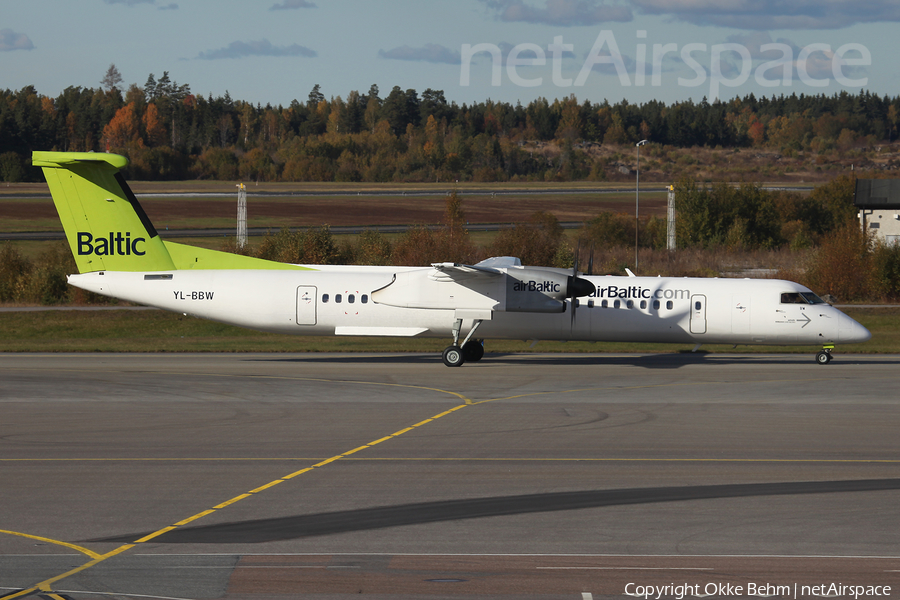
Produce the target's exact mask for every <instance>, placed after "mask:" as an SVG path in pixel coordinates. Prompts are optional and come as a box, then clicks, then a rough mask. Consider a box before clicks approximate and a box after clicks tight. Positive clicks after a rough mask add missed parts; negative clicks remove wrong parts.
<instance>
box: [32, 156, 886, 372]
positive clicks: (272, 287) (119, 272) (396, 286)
mask: <svg viewBox="0 0 900 600" xmlns="http://www.w3.org/2000/svg"><path fill="white" fill-rule="evenodd" d="M33 164H34V166H39V167H42V168H43V170H44V175H45V177H46V178H47V183H48V185H49V186H50V192H51V194H52V196H53V201H54V203H55V204H56V208H57V210H58V212H59V216H60V220H61V221H62V224H63V228H64V229H65V232H66V237H67V239H68V241H69V245H70V247H71V248H72V252H73V254H74V255H75V262H76V264H77V266H78V271H79V274H77V275H70V276H69V278H68V281H69V283H70V284H72V285H74V286H76V287H79V288H83V289H85V290H89V291H92V292H96V293H98V294H103V295H106V296H111V297H114V298H119V299H122V300H127V301H130V302H137V303H139V304H145V305H148V306H155V307H158V308H162V309H165V310H171V311H176V312H180V313H184V314H189V315H194V316H198V317H203V318H206V319H212V320H214V321H221V322H223V323H230V324H233V325H240V326H243V327H249V328H252V329H259V330H263V331H273V332H278V333H287V334H294V335H347V336H394V337H416V336H427V337H449V338H451V339H452V340H453V342H452V344H451V345H450V346H448V347H447V348H446V349H445V350H444V352H443V361H444V363H445V364H446V365H447V366H450V367H458V366H460V365H462V364H463V363H464V362H466V361H470V362H476V361H478V360H480V359H481V358H482V356H483V355H484V339H488V338H506V339H526V340H527V339H533V340H586V341H630V342H664V343H665V342H669V343H682V344H683V343H692V344H697V345H699V344H707V343H716V344H773V345H806V344H809V345H821V347H822V350H821V351H820V352H819V353H818V354H817V355H816V361H817V362H818V363H819V364H827V363H828V362H830V361H831V350H832V349H833V348H834V345H835V344H839V343H853V342H864V341H866V340H868V339H869V338H870V337H871V334H870V333H869V331H868V330H867V329H866V328H865V327H863V326H862V325H860V324H859V323H857V322H856V321H854V320H853V319H851V318H850V317H848V316H847V315H845V314H843V313H842V312H841V311H839V310H838V309H836V308H834V307H832V306H830V305H828V304H826V303H825V302H823V301H822V300H821V299H820V298H819V297H818V296H816V295H815V294H814V293H813V292H811V291H810V290H809V289H807V288H805V287H803V286H801V285H798V284H796V283H792V282H790V281H778V280H760V279H706V278H687V277H686V278H672V277H635V276H633V275H632V276H629V277H621V276H598V277H594V276H589V275H584V274H579V273H577V272H574V271H573V272H569V271H565V270H562V269H552V268H546V267H528V266H522V264H521V262H520V261H519V259H517V258H513V257H497V258H489V259H487V260H484V261H482V262H480V263H478V264H475V265H461V264H454V263H437V264H433V265H431V266H430V267H380V266H379V267H372V266H326V265H290V264H283V263H278V262H273V261H267V260H262V259H258V258H252V257H247V256H239V255H236V254H230V253H227V252H217V251H214V250H207V249H203V248H196V247H193V246H187V245H184V244H177V243H174V242H169V241H163V240H162V239H160V237H159V234H158V233H157V231H156V229H155V228H154V227H153V224H152V223H151V222H150V220H149V219H148V218H147V215H146V214H145V213H144V210H143V209H142V208H141V205H140V204H139V203H138V201H137V198H136V197H135V195H134V194H133V193H132V191H131V189H130V188H129V187H128V184H127V183H126V182H125V179H124V178H123V177H122V174H121V173H120V172H119V170H120V169H122V168H123V167H124V166H125V165H127V164H128V160H127V159H126V158H125V157H122V156H118V155H115V154H102V153H93V152H35V153H34V154H33Z"/></svg>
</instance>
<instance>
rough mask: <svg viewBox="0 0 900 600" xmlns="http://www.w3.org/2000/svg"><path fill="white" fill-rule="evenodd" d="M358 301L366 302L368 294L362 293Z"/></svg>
mask: <svg viewBox="0 0 900 600" xmlns="http://www.w3.org/2000/svg"><path fill="white" fill-rule="evenodd" d="M359 301H360V302H362V303H363V304H367V303H368V302H369V296H368V294H363V295H362V297H361V298H360V299H359Z"/></svg>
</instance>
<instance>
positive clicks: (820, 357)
mask: <svg viewBox="0 0 900 600" xmlns="http://www.w3.org/2000/svg"><path fill="white" fill-rule="evenodd" d="M832 350H834V346H825V347H823V348H822V350H820V351H819V353H818V354H816V362H817V363H819V364H820V365H827V364H828V363H830V362H831V359H832V358H834V357H833V356H831V351H832Z"/></svg>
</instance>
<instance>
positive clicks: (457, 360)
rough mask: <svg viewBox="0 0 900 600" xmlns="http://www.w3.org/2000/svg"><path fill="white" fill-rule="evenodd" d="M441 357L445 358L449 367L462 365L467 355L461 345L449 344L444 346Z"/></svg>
mask: <svg viewBox="0 0 900 600" xmlns="http://www.w3.org/2000/svg"><path fill="white" fill-rule="evenodd" d="M441 358H442V359H444V364H445V365H447V366H448V367H460V366H462V364H463V363H464V362H466V356H465V354H463V350H462V348H460V347H459V346H447V347H446V348H444V353H443V354H442V355H441Z"/></svg>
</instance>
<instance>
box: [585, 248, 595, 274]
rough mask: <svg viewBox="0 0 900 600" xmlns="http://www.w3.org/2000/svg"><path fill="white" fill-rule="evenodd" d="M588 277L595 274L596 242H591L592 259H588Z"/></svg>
mask: <svg viewBox="0 0 900 600" xmlns="http://www.w3.org/2000/svg"><path fill="white" fill-rule="evenodd" d="M587 274H588V275H593V274H594V242H591V257H590V258H589V259H588V272H587Z"/></svg>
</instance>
